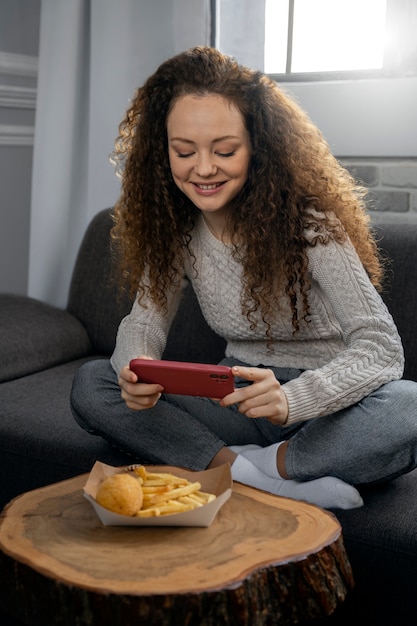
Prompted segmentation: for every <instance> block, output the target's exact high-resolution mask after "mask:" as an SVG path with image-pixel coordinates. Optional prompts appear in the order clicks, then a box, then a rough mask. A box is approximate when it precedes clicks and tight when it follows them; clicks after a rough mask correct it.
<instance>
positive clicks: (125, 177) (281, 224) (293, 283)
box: [112, 46, 382, 334]
mask: <svg viewBox="0 0 417 626" xmlns="http://www.w3.org/2000/svg"><path fill="white" fill-rule="evenodd" d="M185 94H194V95H206V94H217V95H220V96H222V97H224V98H225V99H227V100H228V101H230V102H231V103H233V104H234V105H235V106H236V107H237V108H238V110H239V111H240V112H241V114H242V116H243V120H244V123H245V126H246V128H247V131H248V133H249V137H250V142H251V159H250V164H249V173H248V178H247V181H246V183H245V185H244V186H243V188H242V190H241V191H240V192H239V194H238V195H237V197H236V198H234V200H233V203H232V207H231V211H230V212H229V217H228V232H229V233H232V240H233V243H234V254H235V256H236V258H238V259H239V261H240V262H241V263H242V267H243V286H242V310H243V313H244V314H245V315H246V317H247V318H248V320H249V321H250V322H251V323H252V325H255V324H256V322H255V313H256V312H257V311H260V314H261V316H262V319H263V321H264V322H265V324H266V326H267V334H268V330H269V323H268V319H269V317H270V315H271V314H272V312H273V311H276V301H275V298H274V296H275V295H276V294H277V293H278V290H280V289H281V290H282V289H284V291H285V293H286V294H287V296H288V298H289V301H290V305H291V310H292V324H293V329H294V332H296V331H297V329H298V328H299V325H300V322H301V320H307V319H308V310H309V309H308V289H309V281H308V275H307V269H308V261H307V248H308V246H311V245H316V244H317V242H318V241H320V242H324V243H326V242H327V241H329V240H330V239H331V238H334V239H335V240H337V241H340V242H342V241H344V240H345V238H346V236H348V237H350V239H351V240H352V242H353V244H354V246H355V248H356V250H357V252H358V254H359V257H360V259H361V261H362V263H363V265H364V267H365V269H366V270H367V272H368V274H369V276H370V279H371V281H372V282H373V284H374V285H375V286H376V287H377V288H379V287H380V283H381V278H382V264H381V261H380V258H379V256H378V248H377V245H376V242H375V240H374V238H373V236H372V232H371V229H370V226H369V216H368V214H367V212H366V205H365V195H366V190H365V189H364V188H363V187H362V186H360V185H358V184H357V183H356V182H355V180H354V179H353V178H352V176H351V175H350V174H349V172H348V171H347V170H346V169H345V168H344V167H342V165H341V164H340V163H339V162H338V160H337V159H336V158H335V157H334V156H333V155H332V154H331V152H330V149H329V146H328V144H327V142H326V141H325V140H324V138H323V136H322V134H321V133H320V131H319V129H318V128H317V127H316V126H315V125H314V124H313V123H312V122H311V120H310V119H309V117H308V115H307V114H306V113H305V112H304V111H303V110H302V108H301V107H300V106H299V105H298V104H297V103H296V102H294V100H293V99H292V98H291V97H289V95H287V94H286V93H285V91H284V90H283V89H282V88H280V87H279V86H278V85H277V83H275V82H274V81H273V80H271V79H270V78H269V77H268V76H266V75H265V74H263V73H261V72H258V71H255V70H252V69H249V68H247V67H244V66H242V65H240V64H238V63H237V61H236V60H235V59H233V58H232V57H229V56H226V55H224V54H222V53H220V52H219V51H218V50H216V49H214V48H209V47H201V46H200V47H196V48H193V49H191V50H188V51H186V52H183V53H181V54H178V55H176V56H174V57H173V58H171V59H169V60H167V61H166V62H164V63H163V64H162V65H161V66H160V67H159V68H158V69H157V70H156V72H155V73H154V74H153V75H152V76H150V77H149V78H148V80H147V81H146V82H145V83H144V85H143V86H142V87H140V88H139V89H138V90H137V92H136V95H135V97H134V99H133V101H132V103H131V105H130V107H129V109H128V110H127V112H126V115H125V117H124V119H123V121H122V122H121V124H120V126H119V136H118V138H117V141H116V144H115V148H114V151H113V153H112V161H113V163H114V164H115V165H116V171H117V172H118V173H119V174H120V175H121V177H122V192H121V196H120V199H119V200H118V202H117V204H116V206H115V208H114V225H113V229H112V237H113V241H114V242H115V243H116V244H117V247H118V249H119V251H120V252H121V254H120V255H119V259H120V263H119V269H120V270H121V274H122V276H123V277H124V278H125V279H126V281H127V284H128V286H129V288H130V290H131V292H132V294H133V293H138V297H139V299H140V298H141V297H142V296H143V294H144V293H149V294H150V296H151V298H152V300H153V301H154V303H155V304H156V305H157V306H158V307H159V308H161V309H163V308H164V307H165V306H166V303H167V296H166V294H167V289H168V288H169V287H170V286H172V285H173V284H179V273H180V271H181V270H180V268H181V266H182V263H183V259H184V256H185V254H187V247H188V245H189V241H190V232H191V230H192V228H193V226H194V223H195V220H196V217H197V216H198V215H199V214H200V212H199V210H198V209H197V208H196V207H195V206H194V205H193V204H192V202H191V201H190V200H189V199H188V198H187V197H186V196H185V195H184V194H183V193H182V192H181V191H180V190H179V189H178V187H177V186H176V184H175V182H174V180H173V177H172V175H171V170H170V165H169V159H168V143H167V129H166V126H167V116H168V115H169V113H170V111H171V109H172V107H173V103H174V102H175V101H176V100H177V99H178V98H179V97H180V96H182V95H185ZM311 209H314V210H313V211H311ZM334 215H336V217H337V218H338V219H337V220H335V219H334ZM307 226H308V227H310V229H311V228H313V229H314V230H315V231H316V236H315V237H313V239H312V240H311V239H309V240H307V237H306V227H307Z"/></svg>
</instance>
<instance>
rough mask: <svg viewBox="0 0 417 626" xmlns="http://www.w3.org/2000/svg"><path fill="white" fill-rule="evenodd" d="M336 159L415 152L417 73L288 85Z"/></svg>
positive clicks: (399, 155)
mask: <svg viewBox="0 0 417 626" xmlns="http://www.w3.org/2000/svg"><path fill="white" fill-rule="evenodd" d="M285 88H286V90H287V91H288V92H289V93H292V94H293V95H294V96H295V97H296V99H297V101H298V102H299V103H300V104H301V106H303V108H304V109H306V110H307V111H308V113H309V115H310V117H311V118H312V120H313V121H314V122H315V123H316V124H317V125H318V127H319V128H320V130H321V131H322V132H323V134H324V136H325V137H326V139H327V140H328V142H329V144H330V147H331V148H332V150H333V152H334V153H335V155H336V156H338V157H349V156H354V157H416V156H417V77H416V76H412V77H406V78H385V79H374V80H357V81H335V82H315V83H313V82H311V83H287V84H286V85H285Z"/></svg>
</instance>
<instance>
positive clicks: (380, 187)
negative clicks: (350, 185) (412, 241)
mask: <svg viewBox="0 0 417 626" xmlns="http://www.w3.org/2000/svg"><path fill="white" fill-rule="evenodd" d="M340 161H341V163H342V164H343V165H344V166H345V167H346V168H347V169H348V170H349V171H350V172H351V174H352V175H353V176H354V177H355V178H356V179H357V180H358V181H360V182H361V184H363V185H364V186H365V187H367V188H368V189H369V199H368V208H369V213H370V215H371V217H372V220H373V221H374V222H375V223H378V222H390V223H391V222H392V223H395V222H397V223H398V222H406V223H410V222H417V159H392V158H391V159H388V158H387V159H384V158H378V159H371V158H369V159H366V158H357V159H355V158H343V159H340Z"/></svg>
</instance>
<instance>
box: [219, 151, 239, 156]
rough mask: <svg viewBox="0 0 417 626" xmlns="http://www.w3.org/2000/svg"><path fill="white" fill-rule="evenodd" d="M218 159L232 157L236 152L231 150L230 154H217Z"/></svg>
mask: <svg viewBox="0 0 417 626" xmlns="http://www.w3.org/2000/svg"><path fill="white" fill-rule="evenodd" d="M217 154H218V155H219V156H220V157H232V156H234V155H235V154H236V150H232V151H231V152H218V153H217Z"/></svg>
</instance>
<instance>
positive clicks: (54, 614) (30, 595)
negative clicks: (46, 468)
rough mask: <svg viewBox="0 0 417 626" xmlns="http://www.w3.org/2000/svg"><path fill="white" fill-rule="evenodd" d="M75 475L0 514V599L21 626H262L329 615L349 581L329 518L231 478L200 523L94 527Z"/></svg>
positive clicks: (81, 480)
mask: <svg viewBox="0 0 417 626" xmlns="http://www.w3.org/2000/svg"><path fill="white" fill-rule="evenodd" d="M85 481H86V476H78V477H76V478H73V479H70V480H66V481H63V482H61V483H57V484H55V485H50V486H48V487H44V488H42V489H37V490H35V491H31V492H28V493H26V494H24V495H22V496H19V497H18V498H16V499H15V500H13V501H12V502H11V503H10V504H9V505H7V506H6V507H5V509H4V510H3V512H2V513H1V516H0V550H1V551H0V581H1V585H0V605H1V606H2V608H3V610H5V611H6V613H8V614H10V615H12V616H13V617H15V618H17V619H18V620H20V621H22V622H23V623H25V624H29V625H31V626H55V625H59V626H93V625H94V626H107V625H108V626H110V625H111V626H136V625H138V626H140V625H152V626H165V625H172V626H206V625H207V626H208V625H213V626H227V625H236V626H238V625H239V626H241V625H244V626H265V625H274V624H279V625H280V626H283V625H286V624H298V623H303V622H305V621H306V620H310V619H313V618H317V617H323V616H325V615H328V614H330V613H332V612H333V611H334V609H335V608H336V606H337V605H338V604H339V603H340V602H342V601H343V600H344V599H345V597H346V594H347V592H348V591H349V589H350V588H352V586H353V579H352V572H351V568H350V564H349V561H348V559H347V556H346V553H345V549H344V545H343V538H342V534H341V528H340V525H339V523H338V521H337V520H336V518H335V517H334V516H333V515H332V514H331V513H328V512H326V511H323V510H322V509H320V508H318V507H315V506H312V505H308V504H306V503H303V502H297V501H295V500H289V499H286V498H280V497H276V496H272V495H269V494H267V493H264V492H262V491H258V490H256V489H251V488H250V487H246V486H243V485H240V484H236V483H235V484H234V486H233V493H232V496H231V498H230V499H229V500H228V501H227V502H226V503H225V504H224V506H223V507H222V508H221V509H220V511H219V513H218V514H217V516H216V518H215V519H214V521H213V523H212V524H211V526H210V527H208V528H182V527H176V528H173V527H154V528H148V527H141V528H138V527H109V526H103V525H102V524H101V522H100V521H99V520H98V518H97V517H96V514H95V512H94V510H93V508H92V507H91V505H90V503H89V502H87V500H86V499H85V498H84V497H83V493H82V488H83V485H84V484H85Z"/></svg>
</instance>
